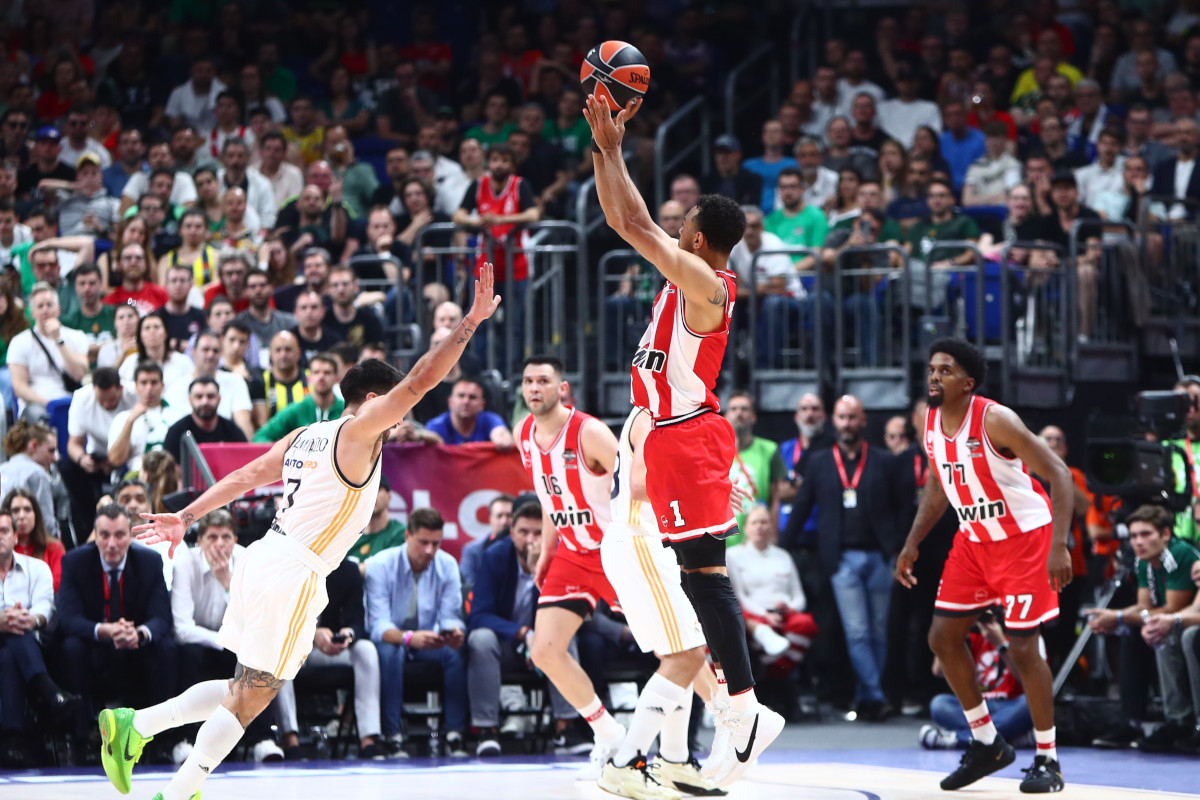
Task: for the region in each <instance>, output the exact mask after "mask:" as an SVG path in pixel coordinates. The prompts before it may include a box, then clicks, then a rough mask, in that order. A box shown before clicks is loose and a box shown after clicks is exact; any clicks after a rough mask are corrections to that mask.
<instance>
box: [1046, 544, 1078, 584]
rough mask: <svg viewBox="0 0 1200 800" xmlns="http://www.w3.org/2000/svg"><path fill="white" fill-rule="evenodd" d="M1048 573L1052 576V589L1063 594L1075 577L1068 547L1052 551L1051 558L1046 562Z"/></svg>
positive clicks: (1054, 548) (1052, 549)
mask: <svg viewBox="0 0 1200 800" xmlns="http://www.w3.org/2000/svg"><path fill="white" fill-rule="evenodd" d="M1046 571H1047V572H1048V573H1049V574H1050V588H1051V589H1053V590H1054V591H1056V592H1061V591H1062V590H1063V589H1065V588H1067V584H1068V583H1070V582H1071V578H1073V577H1074V570H1072V569H1071V553H1070V551H1069V550H1067V548H1066V546H1065V545H1063V546H1062V547H1053V548H1051V549H1050V558H1049V560H1048V561H1047V562H1046Z"/></svg>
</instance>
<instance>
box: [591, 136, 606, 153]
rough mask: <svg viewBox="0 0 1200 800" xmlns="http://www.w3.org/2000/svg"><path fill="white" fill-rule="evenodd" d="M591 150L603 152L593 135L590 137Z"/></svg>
mask: <svg viewBox="0 0 1200 800" xmlns="http://www.w3.org/2000/svg"><path fill="white" fill-rule="evenodd" d="M592 152H593V153H603V152H604V151H603V150H601V149H600V145H598V144H596V137H594V136H593V137H592Z"/></svg>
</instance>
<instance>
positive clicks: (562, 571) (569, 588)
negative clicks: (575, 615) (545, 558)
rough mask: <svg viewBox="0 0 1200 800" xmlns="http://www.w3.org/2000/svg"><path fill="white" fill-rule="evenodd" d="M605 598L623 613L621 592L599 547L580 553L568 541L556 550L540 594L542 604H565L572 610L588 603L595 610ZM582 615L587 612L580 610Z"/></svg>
mask: <svg viewBox="0 0 1200 800" xmlns="http://www.w3.org/2000/svg"><path fill="white" fill-rule="evenodd" d="M601 600H603V601H605V602H606V603H608V605H609V607H610V608H612V610H613V611H616V612H617V613H620V611H621V604H620V602H618V600H617V592H616V590H615V589H613V587H612V584H610V583H609V582H608V578H607V577H605V575H604V565H603V564H602V563H601V562H600V551H599V550H588V551H585V552H582V553H577V552H575V551H574V550H570V549H568V548H567V546H566V545H559V547H558V549H557V550H555V551H554V560H553V561H551V562H550V569H549V571H548V572H547V573H546V580H545V581H544V582H543V583H542V591H541V594H539V595H538V606H562V607H564V608H567V609H571V610H579V609H582V607H583V604H584V603H587V608H588V611H589V612H590V611H595V610H596V604H597V603H598V602H600V601H601ZM580 616H585V615H584V614H580Z"/></svg>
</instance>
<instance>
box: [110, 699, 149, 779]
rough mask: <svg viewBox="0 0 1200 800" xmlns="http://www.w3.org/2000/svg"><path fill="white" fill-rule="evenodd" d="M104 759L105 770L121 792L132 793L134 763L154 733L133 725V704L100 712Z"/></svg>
mask: <svg viewBox="0 0 1200 800" xmlns="http://www.w3.org/2000/svg"><path fill="white" fill-rule="evenodd" d="M98 721H99V724H100V762H101V763H102V764H104V774H105V775H107V776H108V779H109V780H110V781H112V785H113V786H115V787H116V788H117V791H118V792H120V793H121V794H129V789H130V778H131V777H132V775H133V765H134V764H136V763H137V762H138V759H139V758H141V757H142V748H144V747H145V746H146V742H149V741H150V740H151V739H153V738H154V737H153V736H142V735H141V734H140V733H138V732H137V731H136V730H134V729H133V709H132V708H106V709H104V710H103V711H101V712H100V717H99V720H98Z"/></svg>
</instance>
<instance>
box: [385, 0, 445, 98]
mask: <svg viewBox="0 0 1200 800" xmlns="http://www.w3.org/2000/svg"><path fill="white" fill-rule="evenodd" d="M436 33H437V22H436V20H435V19H434V16H433V12H432V11H431V10H430V9H428V8H422V7H420V6H418V7H417V8H415V9H414V10H413V18H412V43H411V44H408V45H406V46H404V47H402V48H400V52H399V53H398V54H397V55H399V56H400V59H401V60H402V61H411V62H412V63H413V64H414V65H415V66H416V68H417V76H418V81H419V82H420V84H421V85H422V86H424V87H425V88H426V89H431V90H432V91H435V92H439V93H441V94H445V93H446V92H448V91H449V90H450V83H449V81H448V80H447V79H448V78H449V76H450V71H451V69H452V68H453V66H454V51H453V50H451V49H450V45H448V44H446V43H445V42H437V41H434V36H435V34H436Z"/></svg>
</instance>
